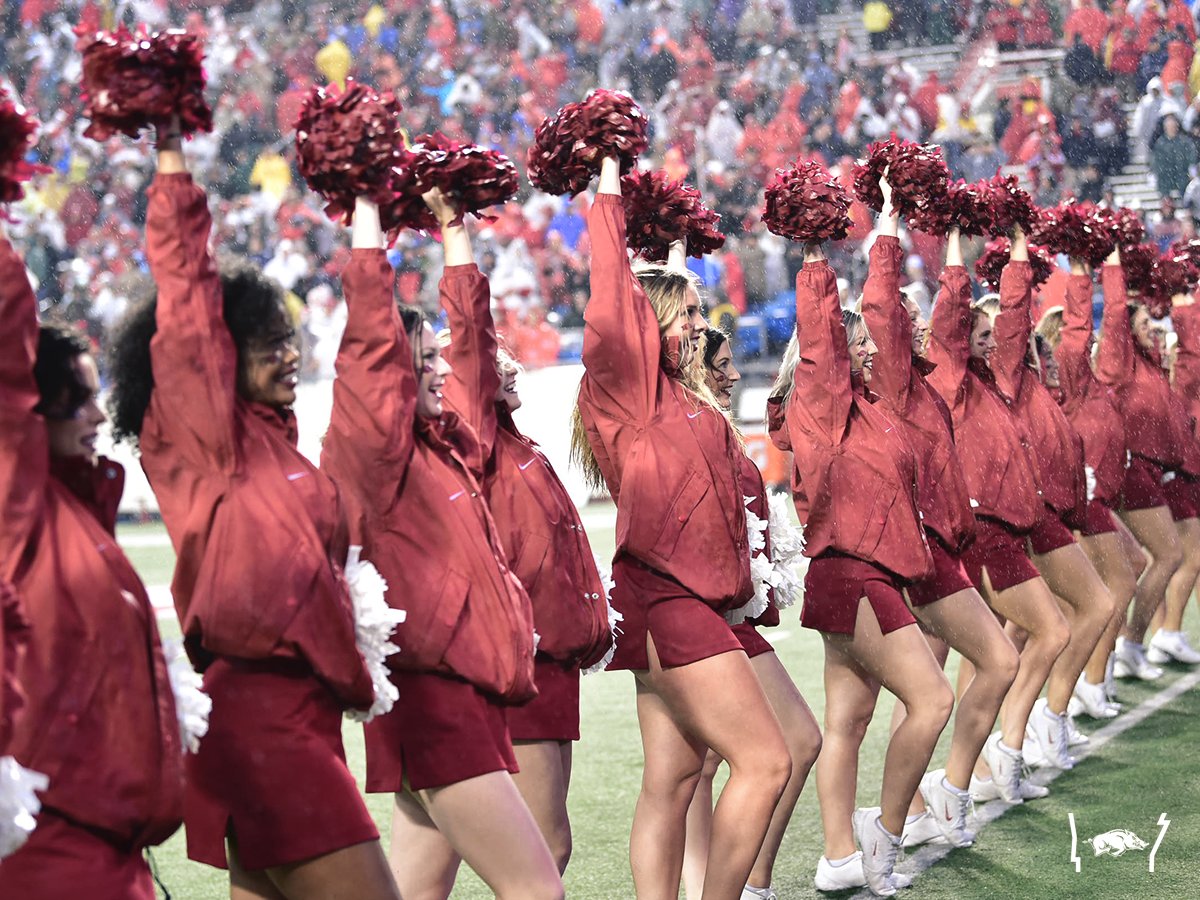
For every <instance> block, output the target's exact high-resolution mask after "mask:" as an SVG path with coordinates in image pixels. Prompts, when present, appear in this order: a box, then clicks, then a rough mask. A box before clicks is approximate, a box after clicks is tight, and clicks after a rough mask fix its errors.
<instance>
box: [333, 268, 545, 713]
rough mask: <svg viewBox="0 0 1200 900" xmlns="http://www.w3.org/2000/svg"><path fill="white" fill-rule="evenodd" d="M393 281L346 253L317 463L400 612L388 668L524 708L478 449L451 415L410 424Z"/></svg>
mask: <svg viewBox="0 0 1200 900" xmlns="http://www.w3.org/2000/svg"><path fill="white" fill-rule="evenodd" d="M394 280H395V276H394V275H393V273H392V268H391V266H390V265H388V261H387V255H386V254H385V253H384V251H382V250H354V251H352V254H351V258H350V263H349V265H347V267H346V271H345V272H343V273H342V284H343V289H344V291H345V295H346V305H347V308H348V310H349V315H348V318H347V320H346V331H345V333H344V334H343V336H342V344H341V347H340V348H339V350H338V357H337V363H336V367H337V375H338V378H337V381H336V382H334V386H333V392H334V395H333V396H334V400H333V417H332V419H331V421H330V423H329V433H328V434H327V435H326V437H325V446H324V450H323V452H322V455H321V465H322V468H323V469H324V470H325V471H326V472H328V473H329V474H330V476H331V477H332V478H333V479H334V480H335V481H336V482H337V483H338V484H339V485H341V487H342V488H343V490H345V491H346V493H347V495H348V496H349V497H350V498H351V500H352V504H353V507H354V510H355V513H354V515H353V516H352V519H351V522H352V526H351V527H352V529H353V530H354V531H355V533H356V537H357V535H358V534H361V541H362V545H363V556H364V558H366V559H369V560H371V561H372V562H374V563H375V565H376V566H377V567H378V568H379V572H380V574H382V575H383V577H384V578H385V579H387V583H388V602H389V603H391V604H392V605H393V606H397V607H399V608H401V609H404V610H406V611H407V612H408V617H407V618H406V619H405V622H404V624H403V625H402V626H401V627H400V628H399V629H398V630H397V643H399V645H400V648H401V652H400V653H397V654H395V655H394V656H392V657H391V658H390V660H389V662H390V663H391V665H392V666H393V667H395V668H397V669H406V670H412V671H418V672H438V673H444V674H448V675H456V676H458V677H460V678H463V679H465V680H467V681H469V682H471V683H472V684H474V685H475V686H476V687H478V688H479V689H480V690H482V691H487V692H488V693H491V694H493V695H495V696H497V697H499V698H500V699H501V700H503V701H505V702H507V703H523V702H525V701H526V700H529V699H530V698H532V697H533V696H535V695H536V693H537V691H536V689H535V688H534V683H533V610H532V608H531V606H530V603H529V597H528V595H527V594H526V593H525V589H524V588H523V587H522V586H521V583H520V582H519V581H518V580H517V578H516V576H515V575H514V574H513V573H512V572H511V571H510V570H509V568H508V565H507V556H506V554H505V552H504V547H503V544H502V543H501V540H500V535H499V534H498V532H497V530H496V525H495V523H494V522H493V520H492V515H491V513H490V512H489V510H488V505H487V501H486V499H485V498H484V493H483V489H482V488H481V487H480V480H481V479H482V477H483V472H482V470H481V469H480V468H477V466H479V465H481V464H482V462H483V461H484V460H485V459H486V457H485V455H484V454H483V453H482V451H481V450H480V447H479V441H478V438H477V437H476V435H475V433H474V432H473V431H472V430H471V429H470V427H468V426H467V425H466V423H464V422H463V421H461V420H460V419H459V418H458V416H457V415H455V414H453V413H446V414H444V415H443V416H442V418H441V419H440V420H438V421H436V422H434V421H429V420H426V419H422V418H419V417H418V416H417V412H416V408H417V389H418V384H417V375H416V372H415V370H414V368H413V352H412V349H411V345H410V344H409V340H408V335H407V334H406V333H405V331H404V326H403V323H402V322H401V320H400V311H399V309H398V308H397V306H396V302H395V300H394V297H393V282H394ZM368 727H369V726H368Z"/></svg>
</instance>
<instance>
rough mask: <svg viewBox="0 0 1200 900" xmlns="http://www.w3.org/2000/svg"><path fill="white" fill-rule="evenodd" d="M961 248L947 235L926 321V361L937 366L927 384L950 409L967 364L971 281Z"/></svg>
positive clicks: (954, 236) (958, 240) (953, 236)
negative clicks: (937, 285) (927, 339)
mask: <svg viewBox="0 0 1200 900" xmlns="http://www.w3.org/2000/svg"><path fill="white" fill-rule="evenodd" d="M961 246H962V245H961V238H960V237H959V234H958V231H957V230H954V231H951V232H950V234H949V236H948V237H947V242H946V265H945V267H944V268H943V269H942V274H941V277H940V278H939V279H938V282H939V285H940V287H939V288H938V294H937V299H936V301H935V302H934V304H933V313H932V314H931V315H930V317H929V361H930V362H932V363H933V364H934V365H935V366H937V368H936V369H934V370H933V371H932V372H931V373H930V374H929V383H930V384H931V385H933V387H934V388H935V389H936V390H937V392H938V393H939V394H941V395H942V397H944V398H945V400H946V402H947V403H948V404H950V406H951V408H953V407H954V406H955V405H956V401H957V399H958V398H959V397H960V396H961V393H962V391H963V388H964V382H965V381H966V378H967V364H968V363H969V362H970V361H971V321H972V316H971V279H970V277H969V276H968V275H967V270H966V269H965V268H964V267H963V261H962V249H961Z"/></svg>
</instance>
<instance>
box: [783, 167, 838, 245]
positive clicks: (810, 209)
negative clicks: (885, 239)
mask: <svg viewBox="0 0 1200 900" xmlns="http://www.w3.org/2000/svg"><path fill="white" fill-rule="evenodd" d="M849 210H850V198H849V197H848V196H847V195H846V191H845V189H844V188H843V187H842V186H841V185H840V184H838V183H837V181H835V180H834V179H833V177H832V176H831V175H830V174H829V173H828V172H827V171H826V170H825V168H824V166H821V165H820V164H819V163H814V162H801V161H797V162H795V163H793V164H792V165H791V166H789V167H788V168H786V169H776V170H775V175H774V176H773V177H772V178H771V183H770V184H768V185H767V198H766V205H765V207H764V208H763V214H762V220H763V224H764V225H766V226H767V229H768V230H769V231H772V232H774V233H775V234H778V235H781V236H783V237H785V238H789V239H790V240H793V241H803V242H805V243H811V242H815V241H840V240H841V239H842V238H844V237H845V236H846V234H847V232H848V231H849V230H850V225H851V222H850V214H849Z"/></svg>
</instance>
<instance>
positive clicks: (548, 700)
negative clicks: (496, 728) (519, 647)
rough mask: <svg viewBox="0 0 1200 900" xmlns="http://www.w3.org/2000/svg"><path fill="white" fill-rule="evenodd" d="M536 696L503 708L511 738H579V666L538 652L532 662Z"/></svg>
mask: <svg viewBox="0 0 1200 900" xmlns="http://www.w3.org/2000/svg"><path fill="white" fill-rule="evenodd" d="M533 678H534V682H535V683H536V684H537V689H538V693H537V696H536V697H534V698H533V699H532V700H530V701H529V702H528V703H526V704H525V705H524V706H510V707H507V708H506V709H505V710H504V714H505V716H506V717H507V719H508V733H509V736H510V737H511V738H512V739H513V740H514V741H577V740H579V667H578V666H564V665H563V664H562V663H560V662H559V661H558V660H556V659H551V658H550V657H548V656H543V655H542V654H540V653H539V654H538V655H537V657H535V658H534V661H533Z"/></svg>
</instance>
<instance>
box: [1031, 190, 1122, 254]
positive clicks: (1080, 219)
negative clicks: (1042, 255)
mask: <svg viewBox="0 0 1200 900" xmlns="http://www.w3.org/2000/svg"><path fill="white" fill-rule="evenodd" d="M1029 239H1030V241H1032V242H1034V243H1036V244H1040V245H1041V246H1043V247H1045V248H1046V249H1047V250H1049V251H1050V252H1052V253H1063V254H1066V255H1067V256H1069V257H1071V258H1073V259H1081V260H1083V261H1084V262H1086V263H1088V264H1089V265H1093V266H1098V265H1100V264H1101V263H1102V262H1104V260H1105V258H1106V257H1107V256H1108V255H1109V254H1110V253H1112V250H1113V246H1114V244H1115V239H1114V237H1113V233H1112V229H1111V228H1109V227H1107V226H1106V223H1105V220H1104V219H1103V217H1101V216H1100V215H1098V210H1097V208H1096V206H1095V204H1093V203H1087V202H1084V203H1077V202H1075V201H1074V200H1069V201H1067V202H1065V203H1060V204H1059V205H1058V206H1053V207H1050V208H1049V209H1043V210H1039V212H1038V217H1037V220H1036V221H1035V222H1034V223H1033V228H1032V229H1031V230H1030V234H1029Z"/></svg>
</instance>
